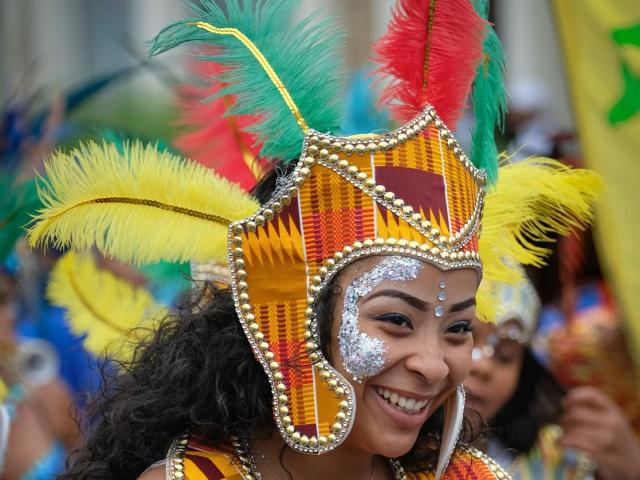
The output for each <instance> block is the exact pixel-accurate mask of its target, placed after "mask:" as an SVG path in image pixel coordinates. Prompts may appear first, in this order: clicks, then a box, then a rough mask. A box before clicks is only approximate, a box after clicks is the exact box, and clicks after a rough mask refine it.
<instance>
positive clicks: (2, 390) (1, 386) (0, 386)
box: [0, 378, 9, 404]
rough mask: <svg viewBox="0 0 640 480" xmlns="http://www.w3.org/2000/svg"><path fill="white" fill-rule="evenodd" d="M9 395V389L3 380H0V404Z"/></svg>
mask: <svg viewBox="0 0 640 480" xmlns="http://www.w3.org/2000/svg"><path fill="white" fill-rule="evenodd" d="M7 395H9V388H8V387H7V384H6V383H4V380H3V379H1V378H0V404H2V402H4V399H5V398H7Z"/></svg>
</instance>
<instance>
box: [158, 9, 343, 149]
mask: <svg viewBox="0 0 640 480" xmlns="http://www.w3.org/2000/svg"><path fill="white" fill-rule="evenodd" d="M298 4H299V0H257V1H256V2H253V1H246V0H245V1H240V0H228V1H226V2H225V9H224V10H223V9H222V8H221V7H220V6H219V5H218V4H217V3H216V1H214V0H202V1H201V2H200V5H201V6H200V5H195V4H193V3H190V4H189V5H190V8H191V9H192V10H193V11H194V13H195V14H196V15H197V18H192V19H188V20H185V21H181V22H178V23H175V24H173V25H170V26H168V27H166V28H165V29H164V30H162V31H161V32H160V33H159V34H158V36H157V37H156V38H155V39H154V40H153V41H152V42H151V48H150V53H151V55H157V54H159V53H162V52H165V51H167V50H170V49H172V48H174V47H176V46H178V45H181V44H183V43H186V42H194V41H197V42H205V43H207V44H209V45H212V46H214V47H216V48H217V49H218V50H217V51H215V54H213V55H211V56H209V55H201V56H200V57H199V58H201V59H203V60H205V61H214V62H216V63H219V64H221V65H223V66H224V67H226V71H225V72H223V73H221V74H220V75H219V79H220V80H221V81H222V82H224V83H227V84H228V85H227V87H226V88H224V89H222V90H221V91H220V92H219V93H218V95H217V96H223V95H229V94H233V95H236V100H237V101H236V103H235V105H234V106H233V107H231V108H230V109H229V111H228V112H227V114H228V115H245V114H250V115H256V116H257V119H258V120H257V121H256V123H255V124H253V125H251V126H250V127H249V128H248V129H247V130H248V131H252V132H255V133H256V134H257V135H258V142H259V143H260V144H262V150H261V151H260V155H261V156H263V157H266V158H271V159H283V160H293V159H297V158H298V157H299V155H300V151H301V149H302V142H303V137H304V134H303V132H302V130H301V128H300V126H299V125H298V123H297V121H296V118H295V117H294V115H293V114H292V113H291V111H290V110H289V108H288V107H287V105H286V103H285V102H284V100H283V98H282V95H281V94H280V91H279V90H278V89H277V88H276V86H275V85H274V84H273V82H272V81H271V79H270V78H269V76H268V75H267V73H266V72H265V71H264V69H263V68H262V66H261V65H260V63H259V62H258V61H257V60H256V58H255V57H254V55H253V54H252V53H251V52H250V51H249V50H248V49H247V48H246V47H245V46H244V44H243V43H242V42H241V41H239V40H238V39H237V38H235V37H232V36H230V35H217V34H214V33H210V32H207V31H205V30H202V29H200V28H198V27H196V26H195V25H191V23H192V22H196V21H203V22H207V23H209V24H211V25H213V26H214V27H218V28H236V29H238V30H239V31H240V32H242V33H243V34H244V35H246V37H247V38H249V39H250V40H251V41H252V42H253V43H254V44H255V45H256V46H257V48H258V49H259V50H260V51H261V52H262V54H263V55H264V57H265V58H266V59H267V61H268V62H269V64H270V65H271V67H272V68H273V70H274V71H275V72H276V74H277V75H278V77H279V78H280V79H281V80H282V83H283V84H284V86H285V88H286V90H287V91H288V92H289V94H290V95H291V98H292V99H293V101H294V103H295V104H296V105H297V107H298V109H299V111H300V112H301V114H302V117H303V118H304V119H305V121H306V123H307V125H308V126H309V127H310V128H313V129H315V130H317V131H320V132H325V133H329V132H336V131H337V130H338V129H339V126H340V124H341V111H340V110H341V108H340V107H341V106H340V101H339V100H340V98H342V92H341V86H342V74H341V67H342V65H341V60H340V59H341V55H340V54H338V47H339V46H340V44H341V43H342V38H343V34H342V32H341V31H340V30H339V29H338V28H337V26H336V25H335V24H334V23H333V21H330V20H324V21H316V16H315V15H312V16H310V17H308V18H306V19H304V20H302V21H301V22H299V23H297V24H294V22H293V18H294V17H295V11H296V9H297V7H298Z"/></svg>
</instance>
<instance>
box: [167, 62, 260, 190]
mask: <svg viewBox="0 0 640 480" xmlns="http://www.w3.org/2000/svg"><path fill="white" fill-rule="evenodd" d="M190 67H191V69H192V70H193V72H194V74H195V75H196V78H197V80H199V83H195V82H194V83H183V84H181V85H179V86H178V89H177V94H178V111H179V112H180V118H179V120H178V122H179V126H180V127H182V131H181V133H180V134H179V135H178V136H177V137H176V139H175V140H174V145H175V146H176V147H177V148H178V149H179V150H180V151H181V152H182V153H184V154H185V155H186V156H187V157H188V158H190V159H192V160H195V161H196V162H198V163H201V164H203V165H206V166H207V167H211V168H214V169H215V170H216V172H217V173H219V174H220V175H222V176H223V177H225V178H227V179H229V180H230V181H232V182H234V183H238V184H239V185H240V186H241V187H242V188H244V189H245V190H250V189H251V188H252V187H253V186H254V185H255V184H256V182H257V181H258V180H259V179H260V178H262V176H263V174H264V172H265V169H266V165H265V162H264V161H261V160H259V159H258V152H259V150H260V148H259V145H257V138H256V135H255V134H254V133H250V132H247V131H246V129H247V128H248V127H249V126H250V125H252V124H254V123H256V121H257V120H258V118H257V117H256V116H255V115H235V116H232V115H226V112H227V111H228V110H229V109H230V108H231V107H232V106H233V105H234V104H235V103H236V97H235V96H234V95H224V96H217V94H218V93H219V92H220V90H221V89H222V88H223V87H224V84H222V83H221V82H220V81H219V80H217V79H216V78H215V76H216V75H218V74H220V73H221V72H222V71H223V68H222V67H221V66H220V65H219V64H217V63H214V62H205V61H191V62H190Z"/></svg>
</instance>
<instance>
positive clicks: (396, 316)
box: [375, 313, 413, 329]
mask: <svg viewBox="0 0 640 480" xmlns="http://www.w3.org/2000/svg"><path fill="white" fill-rule="evenodd" d="M375 319H376V320H382V321H383V322H389V323H393V324H394V325H397V326H399V327H409V328H411V329H413V325H412V324H411V320H409V317H407V316H406V315H403V314H401V313H385V314H384V315H380V316H378V317H375Z"/></svg>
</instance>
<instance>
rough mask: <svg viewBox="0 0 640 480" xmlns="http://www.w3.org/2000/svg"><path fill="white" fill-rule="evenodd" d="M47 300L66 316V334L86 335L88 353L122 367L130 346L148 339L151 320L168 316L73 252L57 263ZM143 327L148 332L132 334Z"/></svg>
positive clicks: (147, 296) (140, 292)
mask: <svg viewBox="0 0 640 480" xmlns="http://www.w3.org/2000/svg"><path fill="white" fill-rule="evenodd" d="M47 298H48V299H49V301H51V303H53V304H55V305H58V306H60V307H63V308H65V309H66V310H67V312H66V317H67V321H68V323H69V326H70V328H71V330H72V331H73V332H74V333H75V334H77V335H86V337H85V339H84V346H85V348H86V349H87V350H89V351H90V352H92V353H94V354H95V355H97V356H99V357H103V356H110V357H114V358H117V359H118V360H121V361H125V362H126V361H128V360H130V358H131V354H132V352H133V347H134V346H135V344H136V343H138V342H140V341H142V340H144V338H145V335H147V334H148V333H149V331H150V330H149V328H151V327H152V326H153V320H157V319H160V318H163V317H164V316H166V314H167V313H168V312H167V309H166V308H165V307H163V306H162V305H160V304H158V303H156V302H155V300H154V299H153V297H152V296H151V295H150V294H149V293H148V292H147V291H146V290H145V289H144V288H140V287H137V288H136V287H134V286H133V285H131V284H130V283H128V282H127V281H125V280H122V279H120V278H118V277H116V276H115V275H113V274H112V273H111V272H108V271H106V270H100V269H98V268H97V267H96V265H95V263H94V261H93V258H92V256H91V255H90V254H79V253H76V252H68V253H66V254H65V255H64V256H63V257H62V258H61V259H60V260H59V261H58V262H57V263H56V265H55V267H54V268H53V270H52V271H51V274H50V277H49V284H48V286H47ZM144 325H147V327H149V328H140V329H135V327H139V326H144ZM132 329H134V330H132Z"/></svg>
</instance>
